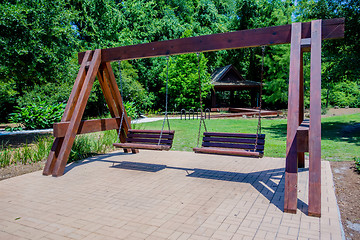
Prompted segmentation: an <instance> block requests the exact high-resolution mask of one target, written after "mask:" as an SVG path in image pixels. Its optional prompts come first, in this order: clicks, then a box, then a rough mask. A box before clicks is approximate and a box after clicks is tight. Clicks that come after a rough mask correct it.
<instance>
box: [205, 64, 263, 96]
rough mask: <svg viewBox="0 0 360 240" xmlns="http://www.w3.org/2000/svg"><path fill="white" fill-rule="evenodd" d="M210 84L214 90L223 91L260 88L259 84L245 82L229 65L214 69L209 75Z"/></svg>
mask: <svg viewBox="0 0 360 240" xmlns="http://www.w3.org/2000/svg"><path fill="white" fill-rule="evenodd" d="M211 84H212V85H213V86H214V89H215V90H225V91H226V90H240V89H248V88H259V87H260V83H259V82H255V81H250V80H245V79H244V78H243V77H242V76H241V75H240V73H239V71H238V70H237V69H236V68H235V67H234V66H233V65H231V64H229V65H227V66H225V67H221V68H217V69H215V71H214V72H213V73H212V74H211Z"/></svg>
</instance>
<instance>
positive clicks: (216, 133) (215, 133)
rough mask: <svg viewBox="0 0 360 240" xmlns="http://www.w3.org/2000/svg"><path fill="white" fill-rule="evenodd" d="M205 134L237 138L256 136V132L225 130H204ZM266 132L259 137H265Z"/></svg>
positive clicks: (207, 135)
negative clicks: (228, 131)
mask: <svg viewBox="0 0 360 240" xmlns="http://www.w3.org/2000/svg"><path fill="white" fill-rule="evenodd" d="M204 136H206V137H210V136H219V137H235V138H256V134H249V133H224V132H204ZM264 138H265V134H259V139H264Z"/></svg>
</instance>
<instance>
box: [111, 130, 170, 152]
mask: <svg viewBox="0 0 360 240" xmlns="http://www.w3.org/2000/svg"><path fill="white" fill-rule="evenodd" d="M174 133H175V131H165V130H163V131H162V134H161V130H140V129H129V131H128V134H127V138H126V142H125V143H114V144H113V145H114V146H115V147H121V148H131V149H149V150H166V151H167V150H170V148H171V147H172V144H173V139H174ZM160 135H161V140H160V144H159V139H160Z"/></svg>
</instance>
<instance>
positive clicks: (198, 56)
mask: <svg viewBox="0 0 360 240" xmlns="http://www.w3.org/2000/svg"><path fill="white" fill-rule="evenodd" d="M196 55H197V64H198V82H199V99H200V124H199V133H198V139H197V145H196V146H197V147H199V142H200V133H201V123H202V122H203V123H204V129H205V132H207V128H206V123H205V119H204V117H203V107H202V96H201V94H202V88H201V74H200V53H198V52H197V53H196Z"/></svg>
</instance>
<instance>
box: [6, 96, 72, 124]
mask: <svg viewBox="0 0 360 240" xmlns="http://www.w3.org/2000/svg"><path fill="white" fill-rule="evenodd" d="M38 100H39V101H38V102H36V103H35V102H34V103H31V104H29V105H27V106H23V107H15V108H16V109H17V110H16V112H14V113H11V114H10V118H9V122H11V123H20V124H22V125H24V127H25V128H26V129H45V128H51V127H52V125H53V123H55V122H59V121H60V120H61V117H62V115H63V113H64V110H65V106H66V104H65V103H57V104H48V103H47V102H46V101H44V100H41V99H40V98H39V99H38Z"/></svg>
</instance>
